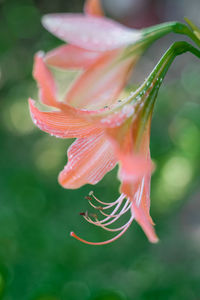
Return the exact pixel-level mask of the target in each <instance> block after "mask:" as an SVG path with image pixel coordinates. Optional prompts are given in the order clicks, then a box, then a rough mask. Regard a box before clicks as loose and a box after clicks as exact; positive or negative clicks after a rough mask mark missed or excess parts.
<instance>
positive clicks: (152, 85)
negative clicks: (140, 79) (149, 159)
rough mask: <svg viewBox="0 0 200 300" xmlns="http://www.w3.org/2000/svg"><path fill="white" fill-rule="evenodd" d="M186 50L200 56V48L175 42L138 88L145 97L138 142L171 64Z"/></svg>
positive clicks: (139, 92)
mask: <svg viewBox="0 0 200 300" xmlns="http://www.w3.org/2000/svg"><path fill="white" fill-rule="evenodd" d="M186 52H190V53H192V54H194V55H195V56H197V57H198V58H200V50H198V49H196V48H195V47H193V46H192V45H190V44H189V43H187V42H175V43H174V44H172V45H171V47H169V49H168V50H167V51H166V52H165V54H164V55H163V56H162V58H161V59H160V61H159V62H158V64H157V65H156V66H155V68H154V69H153V71H152V72H151V74H150V75H149V76H148V78H147V79H146V80H145V82H144V83H143V84H142V85H141V86H140V88H139V89H138V93H137V96H141V97H142V98H143V99H142V102H143V103H144V106H143V109H142V111H141V126H140V129H139V131H138V138H137V141H138V144H139V141H140V138H141V136H142V133H143V130H144V128H145V126H146V124H147V120H148V119H149V116H150V114H151V113H152V110H153V107H154V104H155V100H156V98H157V93H158V90H159V88H160V85H161V83H162V81H163V79H164V77H165V75H166V73H167V71H168V69H169V67H170V66H171V64H172V62H173V61H174V59H175V57H177V56H178V55H181V54H183V53H186ZM137 96H136V98H137ZM138 107H140V106H138Z"/></svg>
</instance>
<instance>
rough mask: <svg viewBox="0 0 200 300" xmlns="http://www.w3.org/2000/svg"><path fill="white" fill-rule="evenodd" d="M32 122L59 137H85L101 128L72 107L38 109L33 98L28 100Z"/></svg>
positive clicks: (99, 130)
mask: <svg viewBox="0 0 200 300" xmlns="http://www.w3.org/2000/svg"><path fill="white" fill-rule="evenodd" d="M29 109H30V113H31V117H32V119H33V122H34V123H35V124H36V125H37V126H38V127H39V128H40V129H41V130H43V131H45V132H47V133H49V134H52V135H55V136H57V137H60V138H74V137H76V138H77V137H85V136H90V135H93V134H99V132H101V129H100V128H98V127H95V125H94V124H93V123H91V122H89V121H87V120H85V119H83V118H81V117H80V116H78V115H76V114H75V113H74V112H73V108H70V107H69V108H68V110H67V107H66V108H65V110H61V111H51V112H43V111H40V110H39V109H38V108H37V107H36V106H35V102H34V101H33V100H31V99H30V100H29Z"/></svg>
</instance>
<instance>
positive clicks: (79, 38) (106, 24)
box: [42, 13, 141, 51]
mask: <svg viewBox="0 0 200 300" xmlns="http://www.w3.org/2000/svg"><path fill="white" fill-rule="evenodd" d="M42 24H43V26H44V27H45V28H46V29H47V30H48V31H50V32H51V33H52V34H54V35H55V36H57V37H58V38H60V39H61V40H63V41H65V42H68V43H70V44H72V45H75V46H78V47H81V48H84V49H88V50H94V51H106V50H112V49H116V48H120V47H124V46H126V45H130V44H133V43H135V42H137V41H138V40H139V39H140V38H141V32H140V31H139V30H134V29H130V28H127V27H125V26H123V25H121V24H119V23H117V22H115V21H112V20H110V19H107V18H105V17H102V18H98V17H93V16H88V15H87V16H85V15H83V14H65V13H60V14H49V15H45V16H44V17H43V18H42Z"/></svg>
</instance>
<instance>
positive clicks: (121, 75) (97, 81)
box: [65, 50, 137, 109]
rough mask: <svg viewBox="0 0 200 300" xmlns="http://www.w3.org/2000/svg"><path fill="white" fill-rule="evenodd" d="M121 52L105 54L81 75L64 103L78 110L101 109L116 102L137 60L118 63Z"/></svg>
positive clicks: (132, 59)
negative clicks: (83, 108)
mask: <svg viewBox="0 0 200 300" xmlns="http://www.w3.org/2000/svg"><path fill="white" fill-rule="evenodd" d="M120 54H121V51H119V50H115V51H112V52H111V51H110V52H107V53H105V54H104V55H103V56H101V57H100V58H99V59H98V60H97V61H96V63H94V64H93V65H92V66H91V67H90V68H89V69H88V70H86V71H85V72H84V73H83V74H81V75H80V76H79V77H78V79H77V80H76V81H75V82H74V84H73V85H72V87H71V89H70V90H69V91H68V93H67V95H66V98H65V102H67V103H69V104H70V105H73V106H75V107H78V108H82V107H87V108H90V109H91V108H92V109H93V108H102V107H104V106H105V105H106V106H109V105H111V104H112V103H113V102H116V101H117V97H118V96H119V94H120V93H121V91H122V90H123V88H124V86H125V84H126V83H127V80H128V78H129V75H130V71H131V69H132V66H133V64H134V63H135V62H136V60H137V58H136V57H134V58H128V59H126V60H122V61H120V62H119V61H118V59H119V56H120Z"/></svg>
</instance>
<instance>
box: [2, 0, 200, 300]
mask: <svg viewBox="0 0 200 300" xmlns="http://www.w3.org/2000/svg"><path fill="white" fill-rule="evenodd" d="M174 2H175V3H174ZM103 4H104V7H105V9H106V12H107V14H108V15H109V16H111V17H112V18H115V19H117V20H119V21H120V22H123V23H124V24H128V25H129V26H134V27H136V28H140V27H144V26H148V25H152V24H156V23H158V22H163V21H167V20H180V21H183V17H184V16H187V17H189V18H191V19H192V20H193V21H194V22H196V23H197V24H198V25H200V23H198V22H199V11H200V3H199V1H198V0H197V1H183V0H181V1H178V0H177V1H172V0H171V1H170V0H169V1H164V0H163V1H156V0H155V1H153V0H144V1H142V0H140V1H139V0H137V1H136V0H126V1H125V0H124V1H122V0H121V1H116V0H107V1H104V2H103ZM82 6H83V1H79V0H73V1H67V0H63V1H61V0H57V1H52V2H51V1H47V0H42V1H40V0H35V1H32V0H24V1H23V0H8V1H7V0H1V1H0V10H1V12H0V145H1V146H0V152H1V153H0V160H1V162H0V298H1V299H4V300H18V299H19V300H78V299H80V300H132V299H134V300H161V299H162V300H165V299H166V300H176V299H183V300H186V299H187V300H193V299H194V300H198V299H200V201H199V198H200V187H199V182H200V180H199V179H200V171H199V166H200V101H199V100H200V99H199V98H200V89H199V82H200V67H199V62H198V61H197V59H196V58H194V57H192V55H190V54H186V55H183V56H182V57H180V58H178V59H177V60H176V61H175V63H174V64H173V66H172V67H171V69H170V71H169V72H168V75H167V77H166V79H165V81H164V84H163V86H162V88H161V90H160V93H159V96H158V100H157V104H156V109H155V113H154V118H153V123H152V135H151V153H152V158H153V160H154V161H155V163H156V165H157V168H156V171H155V173H154V175H153V178H152V191H151V200H152V205H151V214H152V216H153V219H154V221H155V222H156V224H157V225H156V231H157V233H158V235H159V237H160V242H159V243H158V244H157V245H152V244H150V243H149V242H148V241H147V239H146V237H145V235H144V233H143V232H142V230H141V229H140V228H139V226H138V225H137V224H136V223H133V225H132V226H131V228H130V229H129V230H128V232H127V233H126V234H125V235H124V236H123V237H122V238H121V239H120V240H118V241H117V242H115V243H113V244H111V245H106V246H103V247H92V246H87V245H84V244H81V243H80V242H78V241H76V240H74V239H73V238H71V237H70V236H69V232H70V231H71V230H74V231H75V232H76V233H77V234H79V235H80V236H82V237H84V238H87V239H89V240H94V241H100V240H103V239H107V238H109V237H110V235H108V234H107V233H105V232H103V231H102V230H100V229H98V228H96V227H93V226H92V225H90V224H87V223H85V222H84V220H83V219H82V218H81V216H79V212H80V211H84V210H87V208H88V204H87V201H86V200H85V199H84V196H85V195H87V194H88V192H89V191H90V190H91V189H93V190H94V191H95V194H96V195H97V196H98V197H100V198H101V199H102V200H103V201H109V200H114V199H115V198H116V197H117V190H118V185H119V182H118V181H117V179H114V178H115V177H116V176H115V175H116V172H117V170H114V171H113V172H111V173H110V174H108V175H107V176H106V177H105V178H104V179H103V181H102V182H101V183H99V184H98V185H97V186H95V187H91V186H85V187H83V188H81V189H79V190H75V191H70V190H64V189H63V188H61V187H60V186H59V185H58V183H57V174H58V172H59V171H60V170H61V169H62V168H63V166H64V164H65V163H66V150H67V147H68V146H69V144H70V143H71V142H72V141H69V140H60V139H56V138H54V137H50V136H49V135H48V134H45V133H43V132H41V131H39V129H37V128H36V127H35V126H34V125H33V123H32V121H31V119H30V116H29V111H28V105H27V99H28V97H29V96H32V97H33V98H35V99H37V88H36V84H35V82H34V80H33V78H32V75H31V72H32V64H33V55H34V53H35V52H37V51H38V50H41V49H42V50H44V51H47V50H49V49H52V48H54V47H55V46H58V45H61V44H62V42H61V41H59V40H58V39H56V38H55V37H53V36H52V35H51V34H50V33H48V32H46V31H45V30H44V29H43V28H42V26H41V24H40V18H41V16H42V15H43V14H45V13H49V12H80V11H81V10H82ZM176 39H177V37H175V36H174V35H170V36H169V37H165V38H163V39H162V40H161V41H159V42H156V43H155V45H153V46H152V47H151V49H149V50H148V51H147V53H146V54H145V56H144V57H143V58H142V60H141V62H140V63H139V64H138V66H137V68H136V70H135V72H134V75H133V78H132V82H133V83H134V84H138V83H139V82H141V81H142V80H143V79H144V78H145V76H146V75H147V74H148V73H149V72H150V70H151V69H152V68H153V66H154V64H155V63H156V62H157V61H158V59H159V58H160V57H161V55H162V54H163V52H164V51H165V50H166V49H167V47H169V45H170V44H171V43H172V42H173V41H175V40H176ZM182 39H183V37H182Z"/></svg>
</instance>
